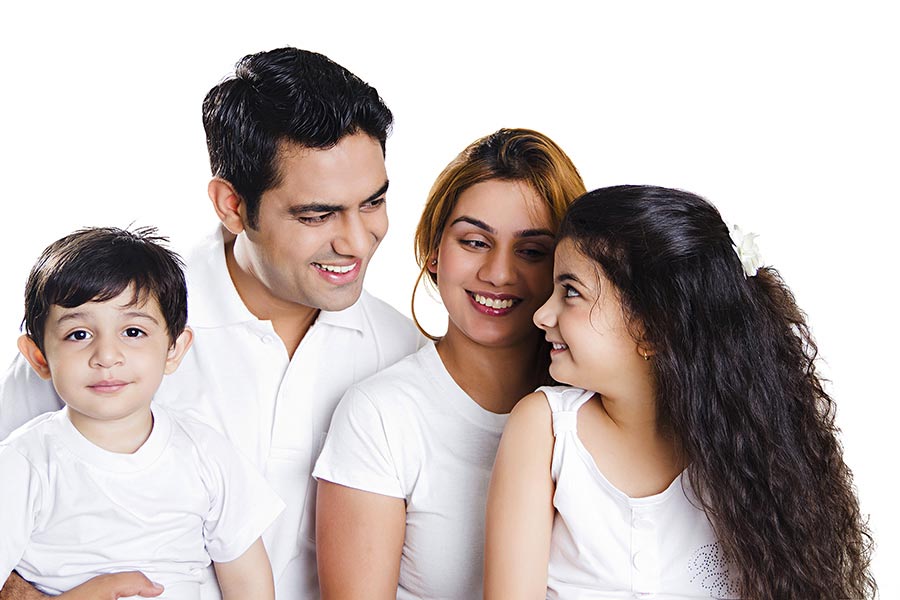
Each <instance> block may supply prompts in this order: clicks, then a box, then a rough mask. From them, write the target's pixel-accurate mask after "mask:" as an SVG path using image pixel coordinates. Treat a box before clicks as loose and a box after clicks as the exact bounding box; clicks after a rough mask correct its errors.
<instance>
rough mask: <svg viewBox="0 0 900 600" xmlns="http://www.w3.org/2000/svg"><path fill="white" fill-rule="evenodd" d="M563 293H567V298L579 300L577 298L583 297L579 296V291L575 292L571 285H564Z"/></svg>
mask: <svg viewBox="0 0 900 600" xmlns="http://www.w3.org/2000/svg"><path fill="white" fill-rule="evenodd" d="M563 292H564V293H565V297H566V298H577V297H579V296H581V294H579V293H578V292H577V291H575V288H573V287H572V286H570V285H564V286H563Z"/></svg>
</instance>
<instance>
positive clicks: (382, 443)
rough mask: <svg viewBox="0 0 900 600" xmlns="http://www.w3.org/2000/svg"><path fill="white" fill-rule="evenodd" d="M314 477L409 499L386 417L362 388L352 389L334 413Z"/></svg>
mask: <svg viewBox="0 0 900 600" xmlns="http://www.w3.org/2000/svg"><path fill="white" fill-rule="evenodd" d="M313 477H315V478H316V479H324V480H325V481H330V482H332V483H337V484H340V485H344V486H347V487H351V488H354V489H358V490H363V491H366V492H373V493H376V494H381V495H384V496H392V497H394V498H406V494H405V492H404V490H403V486H402V485H401V482H400V477H399V475H398V469H397V464H396V462H395V460H394V456H393V454H392V452H391V448H390V444H389V441H388V432H387V431H386V429H385V424H384V420H383V418H382V415H381V414H380V412H379V411H378V408H377V407H376V406H375V405H374V404H373V403H372V401H371V400H370V399H369V397H368V396H367V395H366V394H365V392H363V391H362V390H361V389H360V388H359V387H356V386H354V387H352V388H350V389H349V390H348V391H347V393H346V394H344V397H343V398H342V399H341V402H340V404H338V407H337V409H336V410H335V411H334V416H333V417H332V418H331V428H330V429H329V430H328V436H327V437H326V438H325V445H324V447H323V448H322V453H321V454H320V455H319V460H318V461H316V467H315V469H314V470H313Z"/></svg>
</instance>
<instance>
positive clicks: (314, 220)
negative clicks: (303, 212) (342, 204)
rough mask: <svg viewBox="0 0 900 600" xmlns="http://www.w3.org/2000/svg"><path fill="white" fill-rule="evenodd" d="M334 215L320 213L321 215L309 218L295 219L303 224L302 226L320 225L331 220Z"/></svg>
mask: <svg viewBox="0 0 900 600" xmlns="http://www.w3.org/2000/svg"><path fill="white" fill-rule="evenodd" d="M333 214H334V213H330V212H327V213H322V214H321V215H313V216H310V217H297V220H298V221H300V222H301V223H303V224H304V225H321V224H322V223H324V222H325V221H327V220H328V219H330V218H331V216H332V215H333Z"/></svg>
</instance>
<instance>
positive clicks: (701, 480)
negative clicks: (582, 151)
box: [559, 186, 876, 600]
mask: <svg viewBox="0 0 900 600" xmlns="http://www.w3.org/2000/svg"><path fill="white" fill-rule="evenodd" d="M559 236H560V239H570V240H572V241H573V242H574V243H575V244H576V247H577V248H578V249H579V250H580V251H581V252H582V253H583V254H584V255H585V256H586V257H588V258H590V259H593V260H594V261H596V262H597V264H598V265H599V267H600V268H601V269H602V270H603V273H604V275H605V276H606V277H607V279H609V280H610V282H611V283H612V284H613V285H615V286H616V288H617V289H618V291H619V293H620V294H621V301H622V306H623V307H624V310H625V312H626V317H627V318H628V321H629V322H630V323H631V324H632V325H633V327H632V331H633V332H634V333H635V335H636V337H637V336H639V337H640V340H639V341H641V342H643V344H645V345H646V346H648V347H651V348H653V350H654V352H655V354H654V356H653V359H652V361H653V371H654V375H655V377H656V390H657V392H656V393H657V411H658V419H659V421H660V423H662V424H664V425H665V426H668V427H670V428H671V430H672V431H673V432H674V433H675V435H676V436H677V437H678V439H679V441H680V443H681V445H682V447H683V449H684V452H685V455H686V459H687V461H688V467H687V469H686V474H687V477H688V481H689V483H690V485H691V486H692V488H693V489H694V491H695V492H696V495H697V497H698V499H699V500H698V501H699V503H700V504H701V508H703V510H705V511H706V514H707V515H708V517H709V519H710V522H711V524H712V526H713V529H714V531H715V533H716V535H717V537H718V539H719V541H720V543H721V544H722V546H723V548H724V550H725V553H726V555H727V557H728V559H729V562H730V565H731V567H730V568H731V569H732V573H733V575H735V576H736V579H737V581H736V583H737V584H738V587H739V588H740V592H741V595H742V597H744V598H751V599H754V600H769V599H772V600H775V599H778V600H784V599H812V598H816V599H819V598H823V599H824V598H870V597H874V596H875V594H876V585H875V581H874V580H873V578H872V576H871V574H870V571H869V563H870V560H871V550H872V545H873V542H872V537H871V534H870V532H869V530H868V527H867V525H866V522H865V521H864V519H863V518H862V517H861V515H860V511H859V504H858V501H857V499H856V495H855V493H854V489H853V484H852V476H851V473H850V470H849V469H848V468H847V465H845V464H844V461H843V458H842V450H841V445H840V443H839V441H838V439H837V434H838V430H837V427H836V426H835V422H834V417H835V404H834V401H833V400H832V399H831V397H829V395H828V394H827V393H826V392H825V390H824V389H823V387H822V382H821V380H820V378H819V377H818V375H817V373H816V364H815V362H816V356H817V352H818V350H817V348H816V344H815V342H814V340H813V338H812V336H811V335H810V331H809V328H808V326H807V324H806V319H805V315H804V314H803V312H802V311H801V310H800V309H799V308H798V307H797V305H796V303H795V301H794V296H793V295H792V294H791V292H790V290H789V289H788V288H787V286H786V285H785V284H784V282H783V281H782V279H781V277H780V276H779V274H778V272H777V271H775V270H774V269H772V268H770V267H764V268H760V269H759V270H758V271H757V273H756V275H755V276H750V277H747V276H745V274H744V272H743V269H742V266H741V262H740V260H739V258H738V256H737V254H736V252H735V248H734V246H733V244H732V241H731V238H730V235H729V231H728V228H727V226H726V225H725V224H724V222H723V221H722V218H721V216H720V215H719V212H718V211H717V210H716V209H715V208H714V207H713V206H712V205H710V204H709V203H708V202H706V201H705V200H703V199H702V198H700V197H698V196H695V195H693V194H690V193H687V192H683V191H679V190H672V189H665V188H659V187H649V186H618V187H611V188H604V189H599V190H596V191H593V192H589V193H588V194H586V195H584V196H582V197H581V198H579V199H578V200H576V201H575V203H574V204H573V205H572V206H571V207H570V209H569V212H568V214H567V215H566V217H565V219H564V220H563V223H562V225H561V227H560V234H559Z"/></svg>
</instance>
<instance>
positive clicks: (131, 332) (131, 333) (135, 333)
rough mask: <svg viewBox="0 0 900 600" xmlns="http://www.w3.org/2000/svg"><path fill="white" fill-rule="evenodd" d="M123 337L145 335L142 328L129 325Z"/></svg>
mask: <svg viewBox="0 0 900 600" xmlns="http://www.w3.org/2000/svg"><path fill="white" fill-rule="evenodd" d="M123 333H124V335H125V337H130V338H136V337H141V336H144V335H147V334H146V333H144V331H143V330H142V329H138V328H137V327H129V328H127V329H126V330H125V331H124V332H123Z"/></svg>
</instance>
